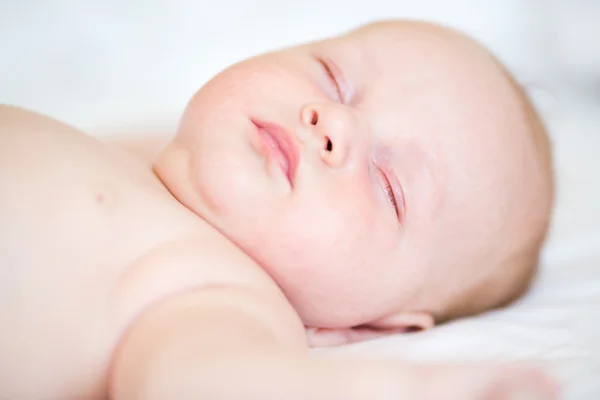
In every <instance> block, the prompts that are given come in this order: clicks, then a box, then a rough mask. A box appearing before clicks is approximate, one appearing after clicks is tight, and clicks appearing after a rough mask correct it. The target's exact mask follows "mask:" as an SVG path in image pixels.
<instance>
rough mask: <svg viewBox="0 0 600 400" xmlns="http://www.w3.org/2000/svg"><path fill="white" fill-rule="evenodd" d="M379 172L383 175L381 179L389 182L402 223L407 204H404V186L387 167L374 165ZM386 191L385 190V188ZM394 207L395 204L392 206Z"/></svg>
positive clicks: (399, 220) (399, 219)
mask: <svg viewBox="0 0 600 400" xmlns="http://www.w3.org/2000/svg"><path fill="white" fill-rule="evenodd" d="M374 165H375V168H376V169H377V171H378V172H379V173H380V174H381V177H382V178H383V179H385V180H386V181H387V183H388V184H389V185H390V188H391V191H392V193H393V196H394V199H395V202H396V204H395V208H396V210H395V211H396V215H397V216H398V222H399V223H401V222H402V218H403V216H404V214H405V212H406V209H405V207H406V204H405V203H404V192H403V191H402V186H401V185H400V182H399V181H398V177H397V176H396V174H395V173H394V171H393V170H391V169H389V168H387V167H386V166H385V165H377V164H374ZM384 189H385V188H384ZM392 205H393V204H392Z"/></svg>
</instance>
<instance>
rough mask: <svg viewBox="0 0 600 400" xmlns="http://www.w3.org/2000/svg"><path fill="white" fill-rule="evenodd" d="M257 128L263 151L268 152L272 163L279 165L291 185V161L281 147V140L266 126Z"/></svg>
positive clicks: (268, 157) (267, 154)
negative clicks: (266, 128) (265, 127)
mask: <svg viewBox="0 0 600 400" xmlns="http://www.w3.org/2000/svg"><path fill="white" fill-rule="evenodd" d="M257 128H258V136H259V138H260V142H261V150H262V152H263V153H265V154H266V156H267V159H268V160H269V162H270V163H274V164H275V165H277V167H278V168H279V169H280V170H281V171H282V172H283V174H284V175H285V177H286V178H287V180H288V181H289V183H290V185H291V184H292V179H291V174H290V162H289V160H288V158H287V156H286V155H285V153H284V152H283V150H282V149H281V146H280V145H279V142H278V141H277V139H276V138H274V137H273V136H272V135H271V134H270V133H269V132H268V131H267V130H265V129H264V128H261V127H260V126H258V127H257Z"/></svg>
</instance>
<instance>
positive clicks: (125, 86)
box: [0, 0, 600, 247]
mask: <svg viewBox="0 0 600 400" xmlns="http://www.w3.org/2000/svg"><path fill="white" fill-rule="evenodd" d="M389 18H418V19H426V20H431V21H436V22H440V23H443V24H446V25H450V26H453V27H455V28H458V29H461V30H463V31H465V32H466V33H468V34H470V35H471V36H473V37H474V38H476V39H477V40H479V41H480V42H482V43H483V44H485V45H486V46H488V47H489V48H491V49H492V51H494V52H495V53H496V55H497V56H498V57H499V58H500V59H501V60H502V61H503V62H504V63H505V64H506V65H507V66H508V68H509V69H510V70H512V72H513V73H514V74H515V75H516V77H517V79H518V80H519V81H520V82H521V83H522V84H523V85H524V86H525V88H526V89H527V91H528V92H529V94H530V95H531V97H532V98H533V100H534V101H535V103H536V104H537V105H538V108H539V110H540V112H541V113H542V114H543V116H544V119H545V120H546V123H547V124H548V126H549V128H550V131H551V134H552V136H553V141H554V143H555V146H556V148H557V154H556V157H557V160H558V164H559V165H560V168H558V170H559V171H558V172H559V175H560V181H561V182H560V183H561V185H564V184H565V183H569V184H573V185H579V186H580V187H584V186H588V189H587V190H586V194H585V196H582V195H581V194H580V193H579V192H577V191H573V190H562V191H560V193H559V195H560V196H559V197H560V198H559V201H560V202H562V203H564V202H567V203H572V205H573V206H575V205H577V207H562V208H563V209H564V211H563V212H562V213H559V215H557V220H558V221H559V225H560V226H561V229H560V232H558V233H555V234H554V236H556V235H559V236H561V238H564V239H565V240H575V241H576V242H577V241H579V239H578V238H575V239H573V236H572V234H573V230H572V229H568V228H569V227H570V226H571V225H572V224H576V225H577V224H578V221H580V220H581V218H575V217H576V216H575V215H573V214H572V213H573V212H578V213H579V214H578V215H581V212H582V211H581V209H582V207H583V209H584V210H587V211H586V212H587V213H588V214H590V213H591V214H592V217H593V218H592V220H594V218H596V219H595V221H600V206H599V205H600V184H598V179H597V177H596V173H597V172H600V166H599V165H598V162H596V163H595V167H594V163H593V160H595V159H596V153H597V152H598V150H599V149H600V44H599V43H598V38H600V0H572V1H568V0H502V1H500V0H453V1H446V0H419V1H402V0H368V1H364V0H302V1H281V0H253V1H244V0H218V1H212V0H211V1H207V0H196V1H184V0H130V1H122V0H104V1H89V0H88V1H85V0H46V1H42V0H39V1H34V0H0V54H1V56H0V102H1V103H9V104H15V105H20V106H23V107H27V108H30V109H34V110H36V111H39V112H42V113H45V114H48V115H50V116H53V117H55V118H57V119H60V120H62V121H65V122H67V123H69V124H72V125H75V126H76V127H78V128H80V129H83V130H85V131H87V132H89V133H92V134H96V135H102V134H108V133H111V132H128V131H131V132H148V131H151V132H165V133H172V132H173V131H174V130H175V128H176V125H177V121H178V118H179V116H180V114H181V112H182V111H183V108H184V107H185V104H186V102H187V101H188V99H189V98H190V97H191V95H192V94H193V93H194V92H195V91H196V90H197V89H198V88H199V87H200V86H201V85H202V84H203V83H204V82H206V81H207V80H208V79H210V77H211V76H213V75H214V74H216V73H217V72H218V71H220V70H221V69H223V68H225V67H226V66H228V65H230V64H232V63H235V62H237V61H239V60H241V59H243V58H246V57H249V56H252V55H255V54H257V53H260V52H263V51H267V50H273V49H277V48H279V47H283V46H288V45H292V44H297V43H302V42H306V41H310V40H314V39H319V38H323V37H326V36H330V35H335V34H339V33H341V32H344V31H346V30H349V29H352V28H355V27H356V26H358V25H360V24H363V23H366V22H370V21H373V20H377V19H389ZM591 183H592V184H591ZM594 183H595V184H594ZM594 188H595V189H594ZM592 189H594V190H592ZM574 193H578V194H574ZM587 217H588V219H590V216H589V215H588V216H587ZM574 220H575V222H573V221H574ZM598 225H600V222H599V223H598V224H591V226H592V228H593V229H597V227H598ZM574 228H575V227H574ZM576 228H578V229H579V226H577V227H576ZM598 237H600V232H599V233H598ZM567 247H568V246H567Z"/></svg>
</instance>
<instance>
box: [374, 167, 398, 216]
mask: <svg viewBox="0 0 600 400" xmlns="http://www.w3.org/2000/svg"><path fill="white" fill-rule="evenodd" d="M377 172H378V173H379V175H380V176H381V178H382V179H383V186H384V189H385V192H386V194H387V196H388V199H389V200H390V203H391V204H392V206H393V207H394V211H395V212H396V217H397V218H398V219H400V212H399V211H398V201H397V200H396V196H395V195H394V190H393V189H392V185H391V184H390V181H389V179H388V177H387V176H386V175H385V173H384V172H383V171H382V170H381V168H379V167H377Z"/></svg>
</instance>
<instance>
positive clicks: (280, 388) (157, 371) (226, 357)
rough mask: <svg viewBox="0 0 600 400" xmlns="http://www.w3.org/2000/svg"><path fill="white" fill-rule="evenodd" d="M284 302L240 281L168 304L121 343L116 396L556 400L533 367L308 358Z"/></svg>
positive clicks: (113, 378)
mask: <svg viewBox="0 0 600 400" xmlns="http://www.w3.org/2000/svg"><path fill="white" fill-rule="evenodd" d="M286 308H287V305H284V304H281V303H280V304H278V303H277V302H272V298H271V299H268V298H266V297H265V296H263V295H262V294H261V293H260V292H258V291H253V290H250V289H245V288H237V287H231V288H207V289H204V290H199V291H197V292H193V293H187V294H181V295H178V296H175V297H172V298H170V299H168V300H166V301H164V302H163V303H162V304H159V305H157V306H155V307H153V308H152V309H151V310H148V311H147V312H146V313H145V315H143V316H142V317H140V318H139V320H138V321H137V323H136V324H135V326H134V327H133V328H132V329H131V331H130V333H129V335H128V336H127V337H126V338H125V340H124V342H123V343H122V346H121V349H120V351H119V352H118V353H117V356H116V359H115V362H114V367H113V370H112V376H111V397H110V398H111V399H114V400H121V399H127V400H136V399H140V400H142V399H143V400H147V399H153V400H154V399H156V400H160V399H201V398H208V399H240V398H257V399H258V398H260V399H263V398H273V399H436V398H444V399H448V400H451V399H465V400H468V399H484V398H488V397H486V396H490V397H489V398H492V397H491V395H492V394H493V395H494V396H497V397H493V398H497V399H505V398H509V397H508V396H509V395H511V396H512V395H514V394H515V391H517V390H518V391H521V390H528V391H529V392H528V393H530V394H538V395H539V394H545V395H546V396H547V398H554V397H553V396H552V390H553V388H552V386H551V385H550V384H549V383H548V382H547V381H546V380H545V379H544V378H543V377H542V376H540V375H539V374H538V373H537V372H536V371H525V370H515V369H508V370H499V369H486V368H482V367H481V366H477V367H457V366H448V367H420V366H409V365H406V364H401V363H397V362H392V361H367V360H342V359H337V360H336V359H327V358H325V357H314V356H313V357H308V355H307V349H306V345H305V343H304V340H303V339H302V335H301V331H302V329H301V328H299V329H293V330H290V329H289V326H290V325H288V324H286V323H279V322H278V320H280V319H282V320H283V321H287V322H289V318H290V316H289V314H287V309H286ZM510 398H513V397H510Z"/></svg>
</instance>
